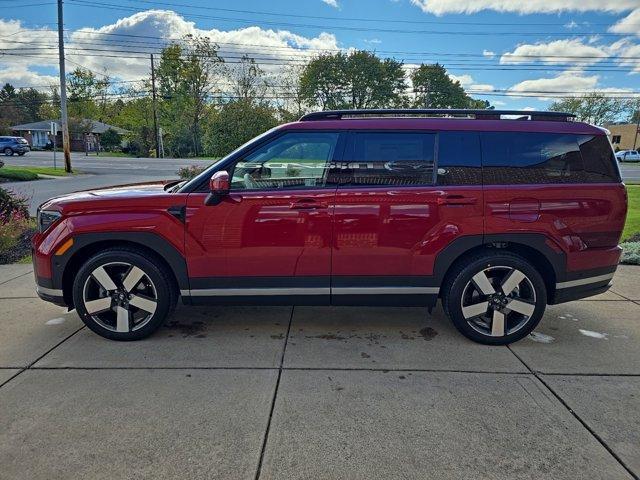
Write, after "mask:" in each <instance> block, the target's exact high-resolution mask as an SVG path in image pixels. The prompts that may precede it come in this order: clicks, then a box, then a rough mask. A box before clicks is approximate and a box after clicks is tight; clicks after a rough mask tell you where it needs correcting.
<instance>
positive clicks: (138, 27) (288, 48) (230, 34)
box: [68, 10, 338, 80]
mask: <svg viewBox="0 0 640 480" xmlns="http://www.w3.org/2000/svg"><path fill="white" fill-rule="evenodd" d="M104 34H106V35H104ZM187 34H192V35H196V36H204V37H208V38H210V39H211V41H212V42H214V43H218V44H219V46H220V49H219V52H218V53H219V55H220V56H221V57H223V58H224V57H236V58H234V59H230V61H231V62H234V61H236V59H237V57H239V56H241V55H242V54H243V53H245V52H251V54H252V56H253V57H255V59H256V62H257V63H259V64H260V65H261V67H262V68H263V69H264V70H265V71H267V72H274V71H276V70H279V69H280V68H281V66H280V65H275V63H277V61H278V60H280V61H281V62H278V63H284V62H285V61H288V60H290V59H294V60H295V59H296V58H299V59H301V60H302V59H305V58H307V57H308V56H309V55H310V53H314V54H315V53H319V51H322V50H327V51H332V50H335V49H337V48H338V44H337V40H336V37H335V36H334V35H333V34H330V33H325V32H323V33H320V34H319V35H318V36H316V37H305V36H302V35H298V34H295V33H292V32H290V31H287V30H265V29H262V28H260V27H256V26H253V27H247V28H240V29H237V30H228V31H225V30H217V29H212V30H202V29H199V28H197V27H196V25H195V23H194V22H190V21H187V20H185V19H184V18H183V17H182V16H180V15H179V14H177V13H175V12H173V11H170V10H147V11H144V12H139V13H136V14H134V15H131V16H129V17H126V18H123V19H120V20H118V21H117V22H115V23H113V24H110V25H105V26H103V27H100V28H98V29H92V28H85V29H81V30H78V31H75V32H73V33H72V34H71V41H70V42H69V48H68V52H69V54H68V57H69V58H70V59H71V60H73V61H75V62H77V63H80V64H82V65H84V66H86V67H87V68H90V69H92V70H95V71H99V72H105V73H107V74H108V75H110V76H111V77H118V78H122V79H124V80H132V79H138V78H141V77H145V76H147V75H148V73H149V60H148V59H147V58H136V56H138V57H139V56H140V55H139V54H133V53H132V55H131V56H128V55H126V54H125V53H122V54H117V58H109V57H101V56H98V55H96V56H92V55H90V52H79V53H78V52H76V53H74V50H73V49H74V47H86V46H87V42H90V43H91V44H93V46H94V47H95V44H96V43H97V44H98V47H99V48H102V49H107V48H112V49H117V50H123V49H124V50H130V51H132V52H136V51H137V52H139V51H145V50H146V49H148V48H150V49H153V50H158V49H160V48H161V47H162V46H164V45H166V44H167V42H169V41H171V40H179V39H181V38H183V37H184V36H185V35H187ZM121 35H129V37H127V36H124V37H123V36H121ZM140 37H142V38H140ZM147 37H152V38H147ZM154 37H160V38H159V39H157V40H154ZM114 43H115V44H116V45H115V46H114ZM141 45H143V46H144V47H145V48H143V47H142V46H141ZM305 49H311V52H305ZM87 53H89V54H87ZM261 60H262V61H263V63H261Z"/></svg>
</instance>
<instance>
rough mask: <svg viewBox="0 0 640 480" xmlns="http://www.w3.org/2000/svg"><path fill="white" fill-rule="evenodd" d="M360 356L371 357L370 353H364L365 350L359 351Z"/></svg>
mask: <svg viewBox="0 0 640 480" xmlns="http://www.w3.org/2000/svg"><path fill="white" fill-rule="evenodd" d="M360 356H361V357H362V358H371V355H369V354H368V353H365V352H361V353H360Z"/></svg>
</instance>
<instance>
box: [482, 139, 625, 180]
mask: <svg viewBox="0 0 640 480" xmlns="http://www.w3.org/2000/svg"><path fill="white" fill-rule="evenodd" d="M603 141H604V143H603ZM481 145H482V163H483V180H484V183H485V184H488V185H491V184H493V185H506V184H553V183H595V182H613V181H619V176H618V175H617V166H616V163H615V158H614V155H613V150H612V149H611V146H610V145H609V141H608V140H607V138H606V137H604V136H592V135H589V136H585V135H573V134H555V133H525V132H485V133H482V134H481Z"/></svg>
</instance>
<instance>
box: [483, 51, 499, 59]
mask: <svg viewBox="0 0 640 480" xmlns="http://www.w3.org/2000/svg"><path fill="white" fill-rule="evenodd" d="M482 55H483V56H485V57H487V58H493V57H495V56H496V52H492V51H491V50H483V51H482Z"/></svg>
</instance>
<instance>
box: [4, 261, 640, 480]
mask: <svg viewBox="0 0 640 480" xmlns="http://www.w3.org/2000/svg"><path fill="white" fill-rule="evenodd" d="M32 276H33V274H32V272H31V267H30V266H26V265H24V266H23V265H11V266H3V267H0V367H1V368H0V478H2V479H5V478H6V479H30V480H31V479H51V478H83V479H94V478H104V479H107V478H108V479H114V478H150V479H158V478H181V479H187V478H198V479H199V478H207V479H218V478H219V479H258V478H259V479H363V480H364V479H367V480H370V479H385V480H386V479H396V478H397V479H425V478H434V479H435V478H438V479H439V478H482V479H520V478H522V479H524V478H535V479H541V478H548V479H565V478H572V479H584V478H589V479H607V480H610V479H630V478H636V479H637V478H638V475H640V348H638V345H639V344H640V290H639V289H638V288H637V281H638V278H640V268H639V267H621V268H620V270H619V272H618V274H617V275H616V277H615V279H614V286H613V288H612V289H611V291H610V292H607V293H606V294H603V295H601V296H599V297H595V298H594V299H591V300H586V301H579V302H574V303H569V304H565V305H559V306H553V307H550V308H549V309H548V312H547V314H546V315H545V318H544V319H543V321H542V323H541V324H540V326H539V327H538V329H537V332H536V334H535V335H534V336H533V337H531V338H527V339H525V340H523V341H521V342H519V343H517V344H514V345H512V346H511V347H486V346H481V345H477V344H474V343H471V342H469V341H467V340H466V339H464V338H463V337H461V336H460V335H459V334H457V332H456V331H455V330H454V329H453V328H452V326H451V325H450V324H449V322H448V321H447V320H446V319H445V318H444V316H443V314H442V312H441V310H440V309H438V310H436V311H435V312H434V314H433V315H432V316H428V315H427V312H426V311H425V310H424V309H422V308H397V309H391V308H388V309H387V308H329V307H323V308H302V307H296V308H290V307H271V308H237V307H209V308H179V309H178V311H177V312H176V313H175V315H174V316H173V318H171V319H170V321H169V322H168V323H167V325H166V326H165V327H164V328H162V329H161V330H160V331H159V332H157V333H156V334H155V335H154V336H153V337H152V338H150V339H148V340H145V341H141V342H135V343H117V342H111V341H108V340H104V339H102V338H100V337H98V336H96V335H95V334H93V333H92V332H91V331H89V330H88V329H86V328H83V325H82V323H81V322H80V320H79V319H78V317H77V316H76V314H75V313H74V312H69V313H67V312H65V310H64V309H62V308H58V307H55V306H52V305H49V304H46V303H44V302H42V301H40V300H39V299H38V298H36V297H35V295H34V293H33V278H32Z"/></svg>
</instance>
